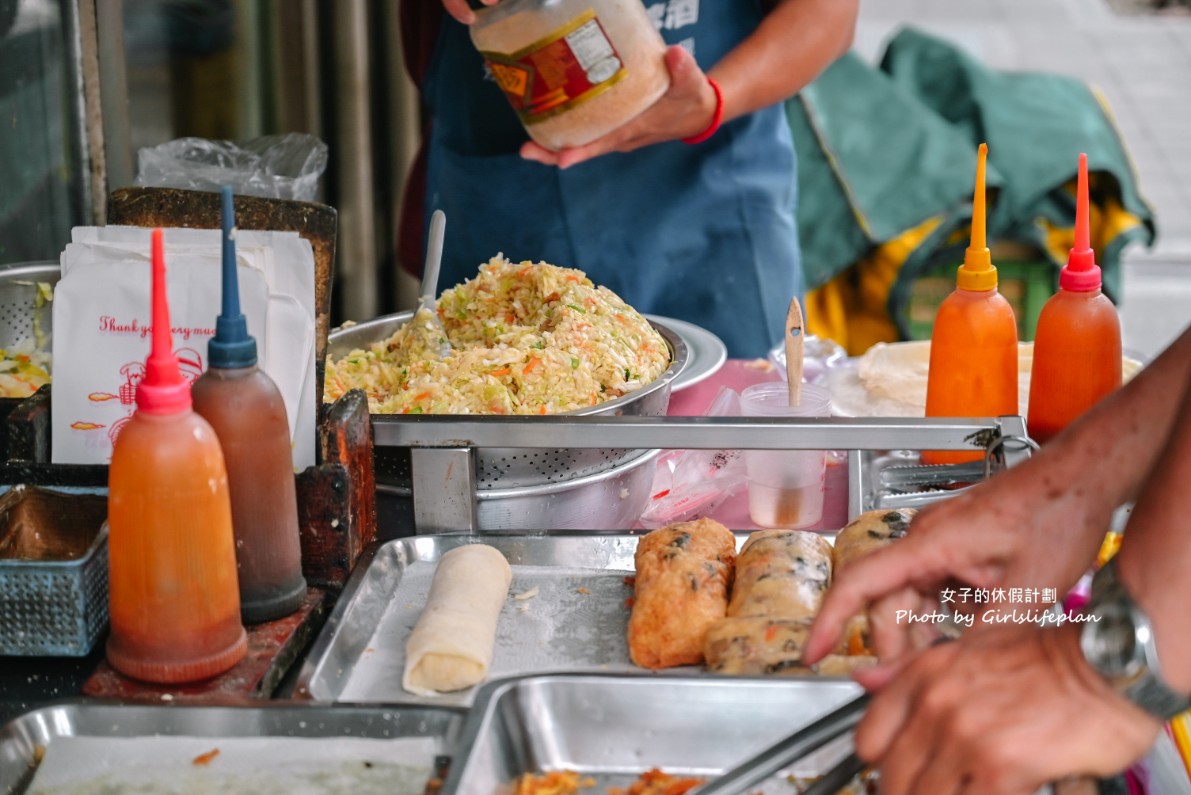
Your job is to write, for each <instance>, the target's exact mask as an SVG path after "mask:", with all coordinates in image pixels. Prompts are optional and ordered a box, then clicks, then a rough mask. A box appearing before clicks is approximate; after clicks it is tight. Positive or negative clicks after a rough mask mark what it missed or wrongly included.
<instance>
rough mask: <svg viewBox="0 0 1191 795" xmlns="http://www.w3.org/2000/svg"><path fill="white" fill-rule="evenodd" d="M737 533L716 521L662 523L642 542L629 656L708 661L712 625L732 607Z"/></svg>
mask: <svg viewBox="0 0 1191 795" xmlns="http://www.w3.org/2000/svg"><path fill="white" fill-rule="evenodd" d="M735 560H736V538H735V536H733V535H732V531H731V530H729V529H728V528H726V527H724V526H723V525H722V524H720V523H719V522H716V521H713V520H711V519H698V520H696V521H693V522H681V523H679V524H674V525H669V526H667V527H661V528H658V529H657V530H654V531H652V532H651V533H649V534H647V535H645V536H643V537H642V538H641V540H640V541H639V542H638V543H637V552H636V555H635V556H634V562H635V564H636V568H637V575H636V580H635V592H634V596H633V609H632V613H631V614H630V615H629V631H628V640H629V656H630V657H631V658H632V660H633V662H634V663H636V664H637V665H640V666H642V667H644V668H670V667H673V666H676V665H696V664H699V663H702V662H703V640H704V637H705V636H706V634H707V628H708V627H709V626H710V625H711V623H712V622H714V621H715V620H716V619H719V618H723V617H724V614H725V613H726V612H727V609H728V588H729V586H730V584H731V578H732V564H733V563H734V562H735Z"/></svg>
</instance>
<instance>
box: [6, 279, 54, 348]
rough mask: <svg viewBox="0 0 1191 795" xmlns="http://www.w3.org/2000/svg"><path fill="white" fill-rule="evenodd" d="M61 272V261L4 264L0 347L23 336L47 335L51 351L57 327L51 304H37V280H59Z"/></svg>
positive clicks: (51, 281)
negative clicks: (59, 265) (53, 334)
mask: <svg viewBox="0 0 1191 795" xmlns="http://www.w3.org/2000/svg"><path fill="white" fill-rule="evenodd" d="M60 274H61V271H60V270H59V267H58V263H57V262H52V261H48V262H25V263H19V264H16V265H6V266H0V348H8V347H11V346H12V345H14V344H16V343H18V342H20V341H21V340H23V339H36V333H37V332H40V333H41V334H42V335H44V340H45V342H44V346H43V348H42V349H43V350H45V351H47V352H48V351H49V349H50V348H49V346H50V335H51V332H52V331H53V328H54V311H53V306H52V305H51V304H46V305H44V306H42V307H40V308H39V307H38V306H37V283H38V282H46V283H48V284H51V285H54V284H57V283H58V278H59V276H60Z"/></svg>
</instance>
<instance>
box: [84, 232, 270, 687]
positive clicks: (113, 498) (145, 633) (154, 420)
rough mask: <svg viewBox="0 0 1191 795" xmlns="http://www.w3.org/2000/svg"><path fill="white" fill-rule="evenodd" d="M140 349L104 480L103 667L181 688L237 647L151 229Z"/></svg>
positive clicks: (201, 454)
mask: <svg viewBox="0 0 1191 795" xmlns="http://www.w3.org/2000/svg"><path fill="white" fill-rule="evenodd" d="M152 346H153V347H152V352H151V353H150V354H149V358H148V360H147V361H146V369H145V378H144V380H143V381H141V383H140V384H139V385H138V387H137V395H136V402H137V409H136V412H135V413H134V414H133V415H132V418H131V420H130V421H129V422H128V424H127V425H126V426H125V427H124V429H123V430H122V431H121V432H120V435H119V436H118V437H117V438H116V442H115V445H114V446H113V449H112V462H111V468H110V471H109V476H108V529H109V535H108V554H109V564H108V565H109V607H110V613H111V627H112V629H111V635H110V636H109V638H108V642H107V658H108V662H110V663H111V665H112V667H113V668H115V669H116V670H117V671H119V672H120V673H122V674H124V675H126V676H130V677H133V678H135V679H141V680H144V681H148V682H160V683H179V682H192V681H197V680H200V679H206V678H209V677H211V676H215V675H216V674H219V673H222V672H224V671H226V670H227V669H229V668H231V667H232V666H233V665H235V664H236V663H237V662H239V660H240V659H241V658H242V657H243V656H244V654H245V652H246V651H247V648H248V645H247V636H246V635H245V632H244V627H243V626H242V625H241V623H240V592H239V589H238V586H237V584H236V553H235V547H234V542H233V540H232V515H231V503H230V500H229V497H228V488H227V472H226V470H225V468H224V463H223V451H222V449H221V448H220V446H219V441H218V439H217V438H216V436H215V432H214V431H213V430H212V429H211V426H210V425H209V424H207V422H206V421H205V420H204V419H203V418H202V417H200V416H198V415H197V414H195V413H194V411H193V410H192V409H191V402H190V385H189V384H188V383H187V382H186V380H185V379H184V378H183V377H182V375H181V372H180V371H179V369H178V360H177V358H176V357H175V356H174V354H173V352H172V350H171V344H170V322H169V309H168V307H167V306H166V299H165V264H164V254H163V246H162V237H161V230H160V229H157V230H154V232H153V342H152Z"/></svg>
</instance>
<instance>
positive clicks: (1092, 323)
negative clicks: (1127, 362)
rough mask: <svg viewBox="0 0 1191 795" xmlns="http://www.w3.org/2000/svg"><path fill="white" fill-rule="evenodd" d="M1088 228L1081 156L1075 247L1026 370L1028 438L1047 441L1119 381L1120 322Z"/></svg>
mask: <svg viewBox="0 0 1191 795" xmlns="http://www.w3.org/2000/svg"><path fill="white" fill-rule="evenodd" d="M1089 237H1090V235H1089V231H1088V156H1087V155H1085V154H1081V155H1080V156H1079V181H1078V186H1077V190H1076V198H1075V247H1074V248H1072V249H1071V253H1070V254H1069V255H1068V257H1067V264H1066V265H1064V266H1063V269H1062V270H1061V271H1059V291H1058V292H1057V293H1055V294H1054V295H1053V296H1051V297H1050V299H1049V300H1048V301H1047V302H1046V304H1045V305H1044V306H1043V307H1042V312H1041V313H1040V314H1039V315H1038V331H1037V333H1036V334H1035V336H1034V364H1033V369H1032V372H1031V374H1030V407H1029V410H1028V416H1027V419H1026V427H1027V428H1028V430H1029V432H1030V436H1031V437H1033V438H1034V439H1036V440H1037V441H1039V442H1046V441H1048V440H1050V439H1051V438H1052V437H1054V436H1055V435H1056V434H1057V433H1058V432H1059V431H1061V430H1063V428H1065V427H1067V425H1068V424H1069V423H1071V421H1072V420H1074V419H1075V418H1076V417H1078V416H1079V415H1080V414H1083V413H1084V412H1085V411H1087V410H1088V409H1089V408H1091V407H1092V406H1093V405H1094V404H1095V403H1096V402H1097V401H1099V400H1100V399H1101V398H1102V397H1104V396H1105V395H1107V394H1108V393H1109V392H1112V391H1113V390H1114V389H1116V388H1117V387H1119V386H1120V385H1121V321H1120V318H1119V317H1118V316H1117V310H1116V307H1114V306H1113V305H1112V301H1110V300H1108V296H1106V295H1104V293H1103V292H1101V290H1100V286H1101V280H1100V267H1099V266H1098V265H1097V264H1096V255H1095V253H1094V252H1093V251H1092V248H1091V245H1090V240H1089Z"/></svg>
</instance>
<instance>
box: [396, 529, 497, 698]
mask: <svg viewBox="0 0 1191 795" xmlns="http://www.w3.org/2000/svg"><path fill="white" fill-rule="evenodd" d="M512 579H513V571H512V569H511V568H510V567H509V562H508V561H507V560H505V557H504V555H502V554H501V553H500V552H498V551H496V550H495V549H493V548H492V547H490V546H486V545H484V544H468V545H466V546H462V547H456V548H455V549H452V550H451V551H449V552H447V553H446V554H444V555H443V556H442V558H440V559H439V561H438V567H437V568H436V569H435V570H434V579H433V580H431V582H430V594H429V595H428V596H427V598H426V607H425V608H423V609H422V614H421V615H420V616H419V617H418V622H417V624H415V625H414V629H413V632H412V633H411V634H410V636H409V641H408V643H407V644H406V655H405V672H404V674H403V676H402V678H401V686H402V687H404V688H405V689H406V690H407V691H409V692H410V693H416V694H418V695H422V696H433V695H435V694H436V693H447V692H451V691H454V690H463V689H465V688H468V687H471V686H472V685H476V684H479V683H480V682H482V681H483V680H484V677H485V676H487V675H488V667H489V666H490V665H491V664H492V651H493V647H494V646H495V643H496V621H497V618H498V617H499V616H500V609H501V607H502V606H503V605H504V602H505V598H506V597H507V596H508V593H509V583H510V582H511V581H512Z"/></svg>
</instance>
